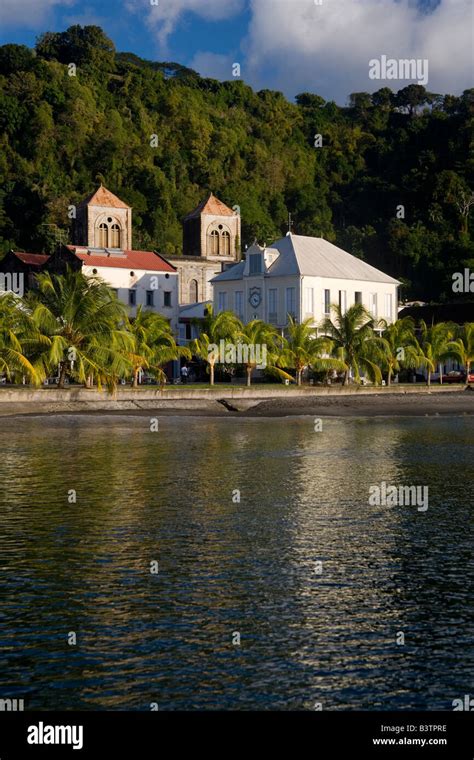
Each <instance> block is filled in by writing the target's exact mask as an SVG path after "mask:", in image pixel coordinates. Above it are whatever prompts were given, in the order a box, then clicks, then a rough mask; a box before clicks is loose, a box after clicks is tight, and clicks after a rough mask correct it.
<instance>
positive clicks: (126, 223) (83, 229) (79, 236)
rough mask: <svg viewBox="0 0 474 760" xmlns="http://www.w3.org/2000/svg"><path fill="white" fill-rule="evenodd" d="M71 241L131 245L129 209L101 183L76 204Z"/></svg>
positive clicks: (88, 244) (124, 248)
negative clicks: (72, 238) (72, 239)
mask: <svg viewBox="0 0 474 760" xmlns="http://www.w3.org/2000/svg"><path fill="white" fill-rule="evenodd" d="M74 243H75V244H76V245H83V246H86V247H87V248H107V249H109V248H112V249H113V248H115V249H119V250H122V251H127V250H131V248H132V209H131V208H130V206H127V204H126V203H124V202H123V201H121V200H120V198H117V196H116V195H114V194H113V193H111V192H110V190H107V188H106V187H104V186H103V185H101V186H100V187H99V189H98V190H96V191H95V192H94V193H92V195H89V196H88V197H87V198H85V199H84V200H83V201H81V203H80V204H79V205H78V207H77V215H76V223H75V227H74Z"/></svg>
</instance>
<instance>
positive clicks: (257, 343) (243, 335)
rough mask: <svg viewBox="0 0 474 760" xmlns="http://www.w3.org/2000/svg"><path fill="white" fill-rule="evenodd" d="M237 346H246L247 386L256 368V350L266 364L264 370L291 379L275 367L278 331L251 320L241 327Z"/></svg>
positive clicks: (270, 326) (279, 338) (277, 360)
mask: <svg viewBox="0 0 474 760" xmlns="http://www.w3.org/2000/svg"><path fill="white" fill-rule="evenodd" d="M236 337H237V345H238V344H239V343H240V344H242V345H245V346H248V355H247V361H244V363H243V364H244V367H245V370H246V374H247V385H248V386H250V385H251V382H252V372H253V370H254V369H255V368H256V367H257V366H258V361H257V359H258V357H257V356H256V353H257V351H258V350H260V352H261V353H262V355H263V352H265V356H264V360H265V362H266V369H267V370H268V371H269V372H272V373H273V374H276V375H278V376H279V377H280V378H282V379H290V380H292V379H293V378H292V377H291V375H288V374H287V373H286V372H283V371H282V370H281V369H280V368H279V367H278V366H277V365H278V363H279V359H280V356H281V344H282V339H281V337H280V335H279V333H278V331H277V330H276V329H275V328H274V327H273V326H272V325H269V324H267V323H266V322H263V321H262V320H261V319H253V320H252V321H251V322H249V323H248V324H246V325H245V327H242V329H241V330H240V331H239V332H238V333H237V336H236Z"/></svg>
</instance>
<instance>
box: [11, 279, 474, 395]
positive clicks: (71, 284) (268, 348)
mask: <svg viewBox="0 0 474 760" xmlns="http://www.w3.org/2000/svg"><path fill="white" fill-rule="evenodd" d="M320 332H321V335H319V336H318V335H317V331H315V329H314V326H313V325H312V324H311V320H310V319H308V320H306V321H304V322H302V323H297V322H296V321H294V320H293V319H292V318H291V317H289V320H288V329H287V330H286V334H285V335H284V336H282V335H281V334H280V333H279V332H278V330H277V329H276V328H275V327H274V326H272V325H269V324H266V323H265V322H263V321H261V320H258V319H256V320H253V321H251V322H249V323H248V324H246V325H244V324H243V323H242V322H241V321H240V320H239V319H238V318H237V317H236V316H235V314H233V313H232V312H229V311H223V312H219V313H217V314H214V313H213V310H212V307H208V311H207V314H206V316H205V319H204V320H202V321H201V323H200V330H199V336H198V337H197V338H196V339H194V340H192V341H191V342H190V344H189V345H188V346H178V345H176V343H175V340H174V338H173V335H172V333H171V328H170V326H169V324H168V322H167V321H166V319H165V318H164V317H163V316H162V315H161V314H156V313H153V312H147V311H143V310H142V309H141V307H139V308H138V311H137V314H136V316H135V318H134V319H133V320H132V319H130V318H129V316H128V313H127V309H126V308H125V306H124V305H123V304H121V303H120V302H119V301H118V300H117V297H116V295H115V293H114V292H113V291H112V290H111V289H110V288H109V287H108V286H107V285H106V283H104V282H103V281H101V280H100V279H99V278H94V277H86V276H85V275H84V274H83V273H82V272H73V271H67V272H66V273H65V274H64V275H58V274H51V273H49V272H45V273H43V274H40V275H38V276H37V278H36V287H35V288H34V289H32V290H31V291H30V292H29V293H28V294H27V295H26V296H25V297H24V298H22V299H18V298H17V297H16V296H14V295H13V294H11V293H6V294H4V295H3V296H2V297H1V298H0V377H3V378H5V379H6V380H8V381H10V382H14V383H18V382H22V381H25V382H29V383H32V384H34V385H40V384H41V383H42V382H44V381H45V380H46V379H47V378H49V377H52V376H57V377H58V379H59V383H58V387H59V388H63V387H64V385H65V382H66V379H67V378H70V379H71V380H72V381H74V382H78V383H82V384H84V385H86V386H87V387H91V386H92V385H95V386H97V387H98V388H101V387H102V386H103V385H106V386H107V387H108V389H109V390H110V391H111V392H113V391H114V390H115V389H116V387H117V384H118V382H119V381H120V380H125V381H126V380H128V381H131V382H132V384H133V386H134V387H136V386H137V385H138V380H139V376H140V374H141V373H142V372H145V373H146V374H147V375H149V376H151V377H155V378H157V379H158V380H159V381H160V383H161V384H164V383H165V382H166V376H165V372H164V369H163V368H164V367H165V366H166V365H167V364H168V363H169V362H171V361H173V360H184V361H185V362H186V361H187V360H189V359H191V358H192V357H196V358H198V359H200V360H201V361H202V363H203V364H205V365H206V369H207V373H208V375H209V381H210V383H211V385H214V378H215V370H216V368H218V369H219V370H220V374H221V376H225V379H229V378H230V377H231V376H232V375H234V374H235V373H236V371H238V370H239V368H240V369H242V370H244V372H245V374H246V377H247V384H248V385H250V384H251V379H252V375H253V374H254V370H255V369H256V368H259V369H263V370H264V371H265V372H266V375H267V379H277V380H278V379H279V380H286V381H288V382H296V383H297V384H298V385H301V383H302V381H303V379H304V378H306V379H307V378H309V377H312V379H313V380H319V381H320V382H325V381H327V380H328V379H329V377H330V375H332V376H333V377H334V378H336V377H337V374H338V373H339V376H340V377H341V379H342V380H343V382H344V385H347V384H348V383H349V382H350V380H352V381H353V382H355V383H361V382H362V377H363V378H364V381H371V382H373V383H375V384H377V385H378V384H380V383H381V382H382V379H383V378H384V377H385V378H386V382H387V384H388V385H390V383H391V380H392V379H393V378H394V377H395V376H397V375H400V373H401V372H403V371H404V372H405V374H406V373H407V371H410V370H411V371H414V370H416V369H424V370H425V371H426V376H427V383H428V385H429V384H430V381H431V375H432V373H434V372H437V371H438V370H439V381H440V382H442V377H443V364H444V362H445V361H447V360H448V359H454V360H456V361H457V362H458V363H459V364H460V365H462V366H463V367H464V370H465V381H466V383H469V380H470V370H471V365H472V363H473V362H474V324H473V323H467V324H465V325H463V326H462V327H461V326H460V325H455V324H452V323H446V322H439V323H438V324H436V325H432V326H428V325H426V324H425V323H424V322H421V323H420V325H419V326H418V328H415V322H414V320H413V319H412V318H411V317H406V318H405V319H400V320H398V321H397V322H395V323H393V324H391V325H388V324H387V323H386V322H384V320H379V321H375V320H374V319H373V318H372V316H371V315H370V314H369V312H368V311H367V310H366V309H365V308H364V307H363V306H362V304H354V305H353V306H351V307H350V308H349V309H348V310H347V311H346V312H345V313H343V312H342V311H341V309H340V307H339V306H336V305H335V306H333V308H332V315H331V318H327V319H326V320H325V321H324V323H323V324H322V325H321V326H320ZM221 342H222V344H224V346H225V351H224V355H222V354H221V353H220V348H219V344H221ZM229 349H232V351H231V354H232V356H233V358H232V359H231V360H230V361H229V358H228V353H227V352H228V350H229ZM235 349H237V351H236V350H235ZM241 349H242V350H241ZM243 349H245V350H243ZM256 349H258V350H257V351H256ZM258 354H259V355H260V359H259V358H257V356H258ZM262 358H264V361H263V362H262V361H261V359H262ZM400 376H401V377H402V375H400ZM461 379H462V378H461V376H460V377H459V380H460V381H461Z"/></svg>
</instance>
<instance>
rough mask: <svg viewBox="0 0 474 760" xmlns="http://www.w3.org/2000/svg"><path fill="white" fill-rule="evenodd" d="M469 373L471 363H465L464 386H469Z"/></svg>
mask: <svg viewBox="0 0 474 760" xmlns="http://www.w3.org/2000/svg"><path fill="white" fill-rule="evenodd" d="M470 371H471V362H466V386H467V385H469V373H470Z"/></svg>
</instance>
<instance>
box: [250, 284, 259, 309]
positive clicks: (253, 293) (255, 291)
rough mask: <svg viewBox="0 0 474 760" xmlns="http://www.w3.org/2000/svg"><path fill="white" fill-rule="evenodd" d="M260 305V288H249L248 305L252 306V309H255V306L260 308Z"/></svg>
mask: <svg viewBox="0 0 474 760" xmlns="http://www.w3.org/2000/svg"><path fill="white" fill-rule="evenodd" d="M261 303H262V290H261V288H250V295H249V304H250V305H251V306H253V308H254V309H256V308H257V306H260V304H261Z"/></svg>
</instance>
